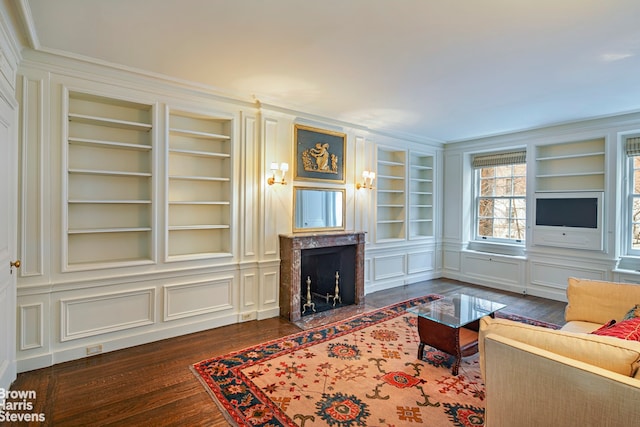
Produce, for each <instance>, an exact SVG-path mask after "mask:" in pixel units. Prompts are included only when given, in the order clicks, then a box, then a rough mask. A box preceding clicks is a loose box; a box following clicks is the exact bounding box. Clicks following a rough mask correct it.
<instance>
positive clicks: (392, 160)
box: [376, 147, 407, 242]
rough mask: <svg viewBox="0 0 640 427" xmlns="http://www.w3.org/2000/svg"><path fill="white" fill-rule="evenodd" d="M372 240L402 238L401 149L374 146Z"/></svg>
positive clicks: (403, 161) (403, 179) (403, 178)
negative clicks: (374, 176)
mask: <svg viewBox="0 0 640 427" xmlns="http://www.w3.org/2000/svg"><path fill="white" fill-rule="evenodd" d="M377 153H378V160H377V166H378V172H377V175H376V241H377V242H383V241H389V240H397V239H405V238H406V220H407V214H406V197H405V191H406V164H407V160H406V158H407V152H406V151H404V150H394V149H387V148H383V147H378V151H377Z"/></svg>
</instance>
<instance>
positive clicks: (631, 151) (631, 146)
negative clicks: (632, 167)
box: [624, 137, 640, 156]
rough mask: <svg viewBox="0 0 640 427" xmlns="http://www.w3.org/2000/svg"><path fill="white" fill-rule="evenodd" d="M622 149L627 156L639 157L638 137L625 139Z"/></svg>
mask: <svg viewBox="0 0 640 427" xmlns="http://www.w3.org/2000/svg"><path fill="white" fill-rule="evenodd" d="M624 148H625V151H626V152H627V156H640V137H635V138H627V141H626V142H625V147H624Z"/></svg>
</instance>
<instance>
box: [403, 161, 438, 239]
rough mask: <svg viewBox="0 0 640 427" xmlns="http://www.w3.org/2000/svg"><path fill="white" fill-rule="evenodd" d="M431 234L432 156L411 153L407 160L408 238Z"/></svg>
mask: <svg viewBox="0 0 640 427" xmlns="http://www.w3.org/2000/svg"><path fill="white" fill-rule="evenodd" d="M432 236H433V156H431V155H423V154H418V153H411V154H410V160H409V238H410V239H420V238H425V237H432Z"/></svg>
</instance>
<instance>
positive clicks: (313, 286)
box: [300, 245, 356, 316]
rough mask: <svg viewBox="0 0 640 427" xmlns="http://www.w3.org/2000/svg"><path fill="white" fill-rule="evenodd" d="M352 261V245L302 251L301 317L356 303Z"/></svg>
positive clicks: (353, 254) (353, 249) (353, 255)
mask: <svg viewBox="0 0 640 427" xmlns="http://www.w3.org/2000/svg"><path fill="white" fill-rule="evenodd" d="M355 257H356V245H347V246H338V247H325V248H313V249H304V250H302V251H301V252H300V261H301V267H300V301H301V302H300V310H301V311H300V312H301V314H302V316H308V315H312V314H316V313H320V312H323V311H328V310H332V309H335V308H340V307H345V306H347V305H352V304H355V303H356V266H355V263H354V259H355ZM336 281H337V282H338V283H337V287H336ZM309 298H310V299H309Z"/></svg>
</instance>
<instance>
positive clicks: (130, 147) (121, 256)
mask: <svg viewBox="0 0 640 427" xmlns="http://www.w3.org/2000/svg"><path fill="white" fill-rule="evenodd" d="M67 119H68V128H67V130H68V131H67V144H66V149H67V152H66V154H67V156H66V163H67V170H66V196H67V198H66V217H65V219H66V238H67V253H66V264H67V268H92V267H96V268H100V267H104V266H105V264H123V263H127V264H130V263H140V262H149V261H151V260H152V259H153V242H152V227H153V224H152V218H153V215H152V209H153V200H152V194H153V191H152V188H153V183H152V180H153V178H152V177H153V161H152V145H153V144H152V132H151V131H152V127H153V125H152V123H153V108H152V106H151V105H147V104H139V103H135V102H130V101H123V100H117V99H112V98H107V97H103V96H96V95H91V94H87V93H81V92H74V91H70V92H69V93H68V112H67Z"/></svg>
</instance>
